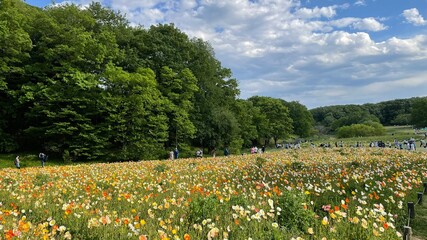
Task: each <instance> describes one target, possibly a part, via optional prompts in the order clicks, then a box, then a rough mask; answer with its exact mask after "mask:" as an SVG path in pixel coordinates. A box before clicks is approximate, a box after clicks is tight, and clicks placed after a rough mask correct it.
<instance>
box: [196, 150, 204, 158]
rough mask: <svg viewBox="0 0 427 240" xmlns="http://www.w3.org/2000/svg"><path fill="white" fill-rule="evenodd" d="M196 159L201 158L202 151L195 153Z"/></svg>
mask: <svg viewBox="0 0 427 240" xmlns="http://www.w3.org/2000/svg"><path fill="white" fill-rule="evenodd" d="M196 157H198V158H201V157H203V151H202V149H199V150H197V151H196Z"/></svg>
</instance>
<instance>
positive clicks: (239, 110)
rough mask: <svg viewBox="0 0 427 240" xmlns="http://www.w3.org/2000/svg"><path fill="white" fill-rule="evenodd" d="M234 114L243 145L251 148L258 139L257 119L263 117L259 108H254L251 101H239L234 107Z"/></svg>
mask: <svg viewBox="0 0 427 240" xmlns="http://www.w3.org/2000/svg"><path fill="white" fill-rule="evenodd" d="M232 110H233V114H234V116H235V117H236V118H237V121H238V124H239V130H240V133H239V136H240V138H241V139H242V140H243V145H244V146H246V147H250V146H251V145H252V144H253V142H252V141H253V140H255V139H258V131H257V124H256V123H255V119H256V117H257V116H259V115H261V113H260V110H259V108H256V107H254V106H253V103H252V102H251V101H247V100H242V99H238V100H237V101H236V102H235V104H234V106H233V107H232Z"/></svg>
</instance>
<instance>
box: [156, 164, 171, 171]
mask: <svg viewBox="0 0 427 240" xmlns="http://www.w3.org/2000/svg"><path fill="white" fill-rule="evenodd" d="M168 169H169V168H168V166H166V164H164V163H160V164H157V165H156V166H155V167H154V170H155V171H157V172H159V173H162V172H165V171H166V170H168Z"/></svg>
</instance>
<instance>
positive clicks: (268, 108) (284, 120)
mask: <svg viewBox="0 0 427 240" xmlns="http://www.w3.org/2000/svg"><path fill="white" fill-rule="evenodd" d="M248 100H249V101H251V102H253V104H254V106H256V107H259V108H260V111H261V113H262V114H264V115H265V116H266V118H265V120H266V125H267V128H266V129H264V131H262V130H261V131H259V135H260V137H263V138H264V140H265V144H267V143H268V141H269V139H271V138H273V140H274V144H275V145H276V144H277V140H279V138H286V137H288V136H289V135H290V134H291V133H292V119H291V117H290V114H289V109H288V107H286V105H285V104H284V102H283V101H282V100H280V99H275V98H270V97H260V96H254V97H251V98H249V99H248Z"/></svg>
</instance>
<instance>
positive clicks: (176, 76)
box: [158, 67, 198, 147]
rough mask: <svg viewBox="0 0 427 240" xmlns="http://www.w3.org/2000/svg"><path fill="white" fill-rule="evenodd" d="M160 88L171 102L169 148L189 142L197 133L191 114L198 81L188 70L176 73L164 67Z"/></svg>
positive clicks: (169, 110)
mask: <svg viewBox="0 0 427 240" xmlns="http://www.w3.org/2000/svg"><path fill="white" fill-rule="evenodd" d="M158 86H159V89H160V91H161V93H162V94H163V96H164V97H166V99H167V101H168V102H169V104H168V106H169V109H168V118H169V121H168V123H169V124H168V125H169V131H168V132H169V134H168V136H169V137H168V144H167V147H170V146H173V145H178V142H180V143H186V142H188V140H189V139H191V138H193V136H194V134H195V133H196V128H195V126H194V124H193V122H191V120H190V112H191V111H192V110H193V101H194V100H193V98H194V93H196V92H197V91H198V87H197V79H196V78H195V77H194V75H193V73H192V72H191V71H190V70H189V69H188V68H185V69H184V70H182V71H181V72H180V73H175V72H173V71H172V69H170V68H169V67H163V68H162V71H161V75H160V78H159V84H158Z"/></svg>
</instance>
